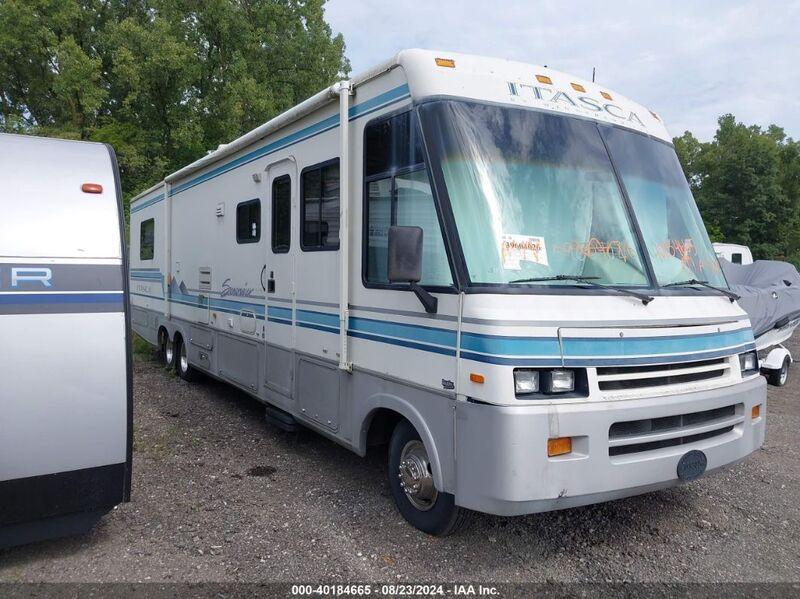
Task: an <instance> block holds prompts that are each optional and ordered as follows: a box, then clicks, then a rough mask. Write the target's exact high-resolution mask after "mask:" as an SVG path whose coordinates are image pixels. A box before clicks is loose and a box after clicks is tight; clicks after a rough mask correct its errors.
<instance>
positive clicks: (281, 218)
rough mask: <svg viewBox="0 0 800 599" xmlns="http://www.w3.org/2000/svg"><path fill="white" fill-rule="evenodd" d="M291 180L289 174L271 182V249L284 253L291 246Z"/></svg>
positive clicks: (277, 252)
mask: <svg viewBox="0 0 800 599" xmlns="http://www.w3.org/2000/svg"><path fill="white" fill-rule="evenodd" d="M291 235H292V180H291V179H290V178H289V175H283V176H282V177H278V178H277V179H275V180H274V181H273V182H272V251H273V252H274V253H276V254H285V253H286V252H288V251H289V248H290V246H291Z"/></svg>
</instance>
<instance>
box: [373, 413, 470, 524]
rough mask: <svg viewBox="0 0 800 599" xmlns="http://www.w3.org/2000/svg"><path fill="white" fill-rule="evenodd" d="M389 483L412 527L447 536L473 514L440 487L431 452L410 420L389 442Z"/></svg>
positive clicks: (405, 421)
mask: <svg viewBox="0 0 800 599" xmlns="http://www.w3.org/2000/svg"><path fill="white" fill-rule="evenodd" d="M389 486H390V487H391V489H392V496H393V497H394V502H395V505H397V509H398V510H399V511H400V513H401V514H402V515H403V517H404V518H405V519H406V520H407V521H408V522H409V524H411V525H412V526H414V527H416V528H418V529H419V530H421V531H423V532H426V533H428V534H431V535H436V536H444V535H448V534H451V533H454V532H455V531H457V530H458V529H459V528H461V527H462V526H464V525H465V524H466V522H467V519H468V516H469V514H470V512H469V510H465V509H464V508H461V507H459V506H457V505H456V504H455V497H454V496H453V495H451V494H450V493H443V492H441V491H439V490H437V489H436V486H435V485H434V483H433V471H432V469H431V463H430V460H429V459H428V451H427V449H426V447H425V444H424V443H423V442H422V439H420V436H419V434H418V433H417V431H416V429H415V428H414V427H413V426H412V425H411V423H410V422H408V421H407V420H403V421H401V422H400V423H398V425H397V426H396V427H395V429H394V432H393V433H392V439H391V441H390V443H389Z"/></svg>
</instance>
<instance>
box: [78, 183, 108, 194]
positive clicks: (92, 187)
mask: <svg viewBox="0 0 800 599" xmlns="http://www.w3.org/2000/svg"><path fill="white" fill-rule="evenodd" d="M81 191H82V192H83V193H103V186H102V185H100V184H99V183H84V184H83V185H81Z"/></svg>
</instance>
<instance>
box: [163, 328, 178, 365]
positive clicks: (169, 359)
mask: <svg viewBox="0 0 800 599" xmlns="http://www.w3.org/2000/svg"><path fill="white" fill-rule="evenodd" d="M175 349H176V348H175V339H172V338H170V336H169V334H168V333H164V349H163V351H162V355H163V356H164V358H163V359H164V365H165V366H166V367H167V368H169V369H170V370H173V369H174V368H175V358H176V357H177V356H176V353H175Z"/></svg>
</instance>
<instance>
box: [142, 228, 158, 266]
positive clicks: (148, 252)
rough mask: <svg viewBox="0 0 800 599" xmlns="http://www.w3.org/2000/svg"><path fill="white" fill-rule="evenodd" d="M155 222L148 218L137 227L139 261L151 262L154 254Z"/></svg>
mask: <svg viewBox="0 0 800 599" xmlns="http://www.w3.org/2000/svg"><path fill="white" fill-rule="evenodd" d="M155 235H156V221H155V219H152V218H148V219H147V220H144V221H142V224H141V225H139V259H140V260H152V259H153V255H154V253H155V247H156V243H155Z"/></svg>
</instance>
